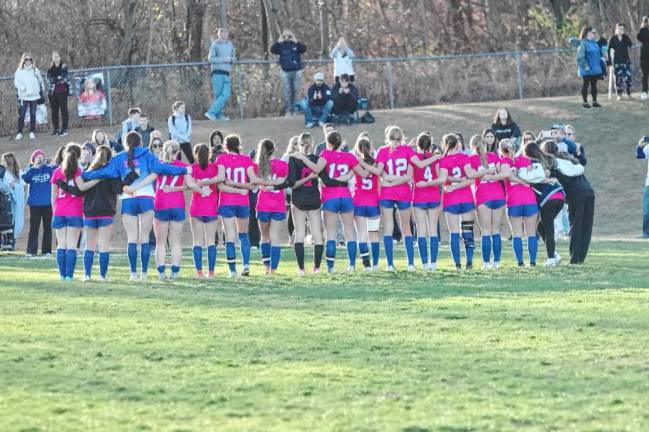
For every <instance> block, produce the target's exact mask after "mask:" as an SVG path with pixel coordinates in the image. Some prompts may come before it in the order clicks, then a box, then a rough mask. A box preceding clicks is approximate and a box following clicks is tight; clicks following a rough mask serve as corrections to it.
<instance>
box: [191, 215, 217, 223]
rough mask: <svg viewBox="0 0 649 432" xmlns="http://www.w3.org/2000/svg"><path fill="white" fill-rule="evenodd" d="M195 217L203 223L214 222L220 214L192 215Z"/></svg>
mask: <svg viewBox="0 0 649 432" xmlns="http://www.w3.org/2000/svg"><path fill="white" fill-rule="evenodd" d="M192 217H193V218H194V219H198V220H199V221H201V222H203V223H210V222H214V221H215V220H217V219H218V218H219V217H218V216H192Z"/></svg>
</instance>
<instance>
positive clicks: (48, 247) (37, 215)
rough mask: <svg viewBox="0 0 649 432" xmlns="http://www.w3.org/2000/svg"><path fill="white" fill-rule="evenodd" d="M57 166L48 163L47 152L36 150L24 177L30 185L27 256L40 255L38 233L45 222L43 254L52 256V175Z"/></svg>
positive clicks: (42, 244)
mask: <svg viewBox="0 0 649 432" xmlns="http://www.w3.org/2000/svg"><path fill="white" fill-rule="evenodd" d="M55 169H56V166H55V165H52V164H49V163H47V160H46V159H45V152H44V151H43V150H36V151H35V152H34V153H32V156H31V159H30V165H29V166H28V167H27V170H26V171H25V173H24V174H23V175H22V178H23V181H24V182H25V183H26V184H27V185H29V195H28V197H27V205H28V206H29V236H28V237H27V256H28V257H32V256H35V255H37V254H38V232H39V231H40V225H41V221H42V222H43V240H42V243H41V253H42V254H43V255H51V254H52V202H51V199H52V183H51V180H52V173H53V172H54V170H55Z"/></svg>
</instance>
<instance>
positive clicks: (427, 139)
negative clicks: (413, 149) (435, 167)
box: [416, 132, 433, 153]
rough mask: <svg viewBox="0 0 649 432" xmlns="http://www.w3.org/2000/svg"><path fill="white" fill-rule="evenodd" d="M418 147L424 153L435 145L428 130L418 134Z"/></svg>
mask: <svg viewBox="0 0 649 432" xmlns="http://www.w3.org/2000/svg"><path fill="white" fill-rule="evenodd" d="M416 143H417V148H418V149H419V150H420V151H421V152H422V153H429V152H430V148H431V147H432V145H433V139H432V137H431V136H430V134H429V133H428V132H422V133H420V134H419V135H418V136H417V140H416Z"/></svg>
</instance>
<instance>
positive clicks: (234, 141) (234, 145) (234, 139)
mask: <svg viewBox="0 0 649 432" xmlns="http://www.w3.org/2000/svg"><path fill="white" fill-rule="evenodd" d="M223 143H224V144H225V149H226V150H227V151H228V152H229V153H237V154H239V153H241V138H239V135H236V134H230V135H228V136H226V137H225V140H223Z"/></svg>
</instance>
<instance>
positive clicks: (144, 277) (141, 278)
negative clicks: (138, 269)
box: [140, 273, 149, 281]
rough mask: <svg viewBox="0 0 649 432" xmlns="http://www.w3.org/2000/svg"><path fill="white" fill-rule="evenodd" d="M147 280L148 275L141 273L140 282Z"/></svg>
mask: <svg viewBox="0 0 649 432" xmlns="http://www.w3.org/2000/svg"><path fill="white" fill-rule="evenodd" d="M148 278H149V275H147V274H146V273H142V274H141V275H140V280H142V281H145V280H147V279H148Z"/></svg>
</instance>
